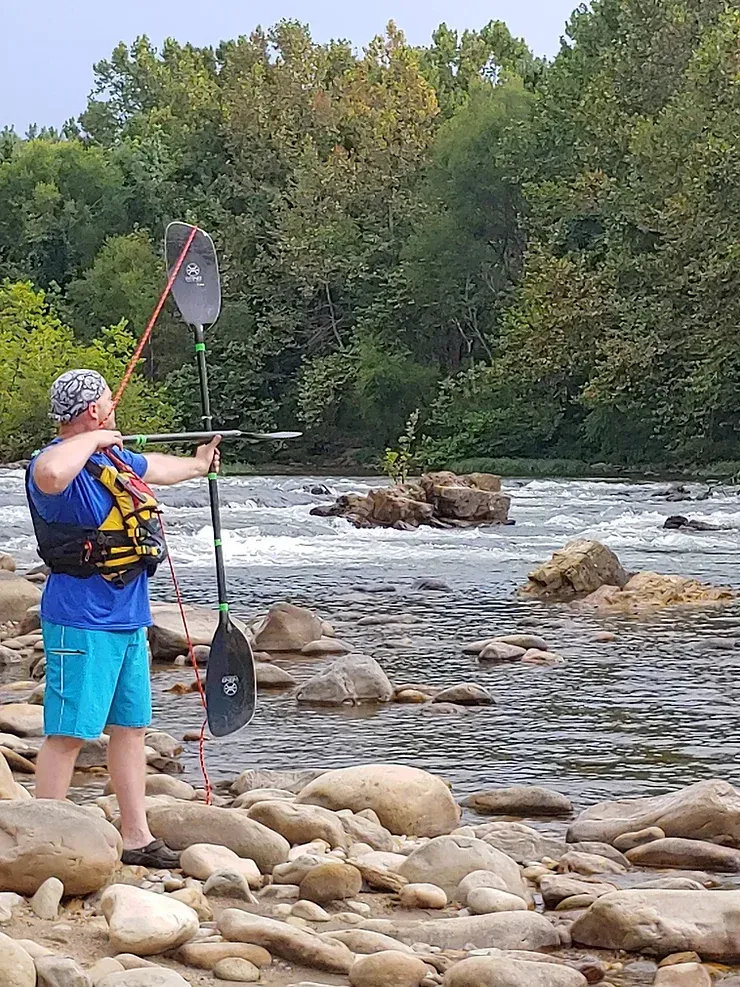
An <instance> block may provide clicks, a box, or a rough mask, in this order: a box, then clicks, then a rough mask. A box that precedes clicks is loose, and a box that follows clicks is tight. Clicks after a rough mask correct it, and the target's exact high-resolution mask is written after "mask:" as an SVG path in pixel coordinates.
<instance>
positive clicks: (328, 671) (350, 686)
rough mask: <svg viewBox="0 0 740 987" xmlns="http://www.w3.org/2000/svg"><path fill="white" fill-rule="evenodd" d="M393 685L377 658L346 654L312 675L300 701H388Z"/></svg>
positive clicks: (298, 697) (300, 691) (299, 694)
mask: <svg viewBox="0 0 740 987" xmlns="http://www.w3.org/2000/svg"><path fill="white" fill-rule="evenodd" d="M391 699H393V686H392V685H391V683H390V681H389V679H388V676H387V675H386V674H385V672H384V671H383V669H382V668H381V667H380V665H379V664H378V662H377V661H376V660H375V659H374V658H370V657H369V656H368V655H359V654H352V655H345V656H344V657H342V658H338V659H337V660H336V661H334V662H332V664H331V665H330V666H329V667H328V668H325V669H323V670H322V671H320V672H317V673H316V675H313V676H311V678H310V679H308V680H307V681H306V682H304V683H303V685H302V686H301V687H300V688H299V689H298V691H297V692H296V700H297V701H298V702H299V703H317V704H321V705H326V706H341V705H342V704H344V703H362V702H376V703H387V702H390V701H391Z"/></svg>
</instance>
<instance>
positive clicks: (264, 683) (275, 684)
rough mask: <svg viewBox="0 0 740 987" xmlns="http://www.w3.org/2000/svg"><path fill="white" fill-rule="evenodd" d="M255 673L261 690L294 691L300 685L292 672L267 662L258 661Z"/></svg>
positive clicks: (255, 665) (255, 664)
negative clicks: (295, 686) (294, 687)
mask: <svg viewBox="0 0 740 987" xmlns="http://www.w3.org/2000/svg"><path fill="white" fill-rule="evenodd" d="M254 672H255V676H256V678H257V686H258V688H260V689H292V688H293V686H294V685H297V684H298V683H297V681H296V679H295V678H294V677H293V676H292V675H291V674H290V672H286V671H285V669H284V668H280V666H279V665H272V664H270V663H269V662H266V661H256V662H255V663H254Z"/></svg>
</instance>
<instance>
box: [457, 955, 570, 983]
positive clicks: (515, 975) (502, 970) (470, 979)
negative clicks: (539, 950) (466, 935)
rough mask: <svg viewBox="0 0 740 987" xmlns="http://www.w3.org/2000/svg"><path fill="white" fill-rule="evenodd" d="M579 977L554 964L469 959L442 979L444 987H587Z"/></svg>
mask: <svg viewBox="0 0 740 987" xmlns="http://www.w3.org/2000/svg"><path fill="white" fill-rule="evenodd" d="M586 984H587V980H586V978H585V977H584V976H583V974H582V973H579V972H578V971H577V970H573V969H572V968H571V967H568V966H560V965H559V964H557V963H537V962H529V961H521V960H514V959H508V958H498V957H495V956H471V957H470V958H468V959H467V960H462V962H460V963H455V964H454V966H452V967H451V968H450V969H449V970H448V971H447V973H446V974H445V976H444V980H443V985H444V987H586Z"/></svg>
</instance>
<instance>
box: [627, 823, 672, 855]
mask: <svg viewBox="0 0 740 987" xmlns="http://www.w3.org/2000/svg"><path fill="white" fill-rule="evenodd" d="M663 839H665V833H664V832H663V830H662V829H661V828H660V826H648V827H647V828H646V829H641V830H640V831H639V832H637V833H623V834H622V836H617V837H616V839H615V840H614V846H615V847H616V848H617V850H621V851H622V853H626V852H627V850H634V849H635V848H636V847H638V846H645V844H646V843H652V842H653V840H663Z"/></svg>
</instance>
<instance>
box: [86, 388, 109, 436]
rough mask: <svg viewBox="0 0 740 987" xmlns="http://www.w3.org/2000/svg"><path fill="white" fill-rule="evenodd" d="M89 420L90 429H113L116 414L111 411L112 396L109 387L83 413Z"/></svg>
mask: <svg viewBox="0 0 740 987" xmlns="http://www.w3.org/2000/svg"><path fill="white" fill-rule="evenodd" d="M85 414H86V415H88V417H89V418H90V425H91V428H113V429H114V428H115V427H116V413H115V411H114V410H113V395H112V394H111V389H110V387H106V389H105V390H104V391H103V393H102V394H101V395H100V397H99V398H98V400H97V401H94V402H93V403H92V404H91V405H90V407H89V408H88V409H87V411H86V412H85Z"/></svg>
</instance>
